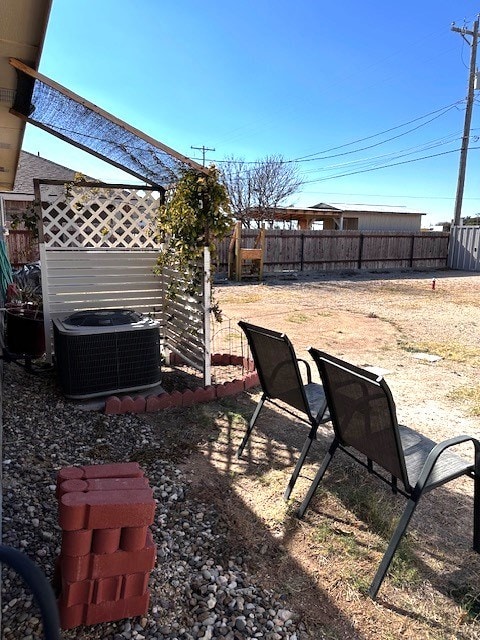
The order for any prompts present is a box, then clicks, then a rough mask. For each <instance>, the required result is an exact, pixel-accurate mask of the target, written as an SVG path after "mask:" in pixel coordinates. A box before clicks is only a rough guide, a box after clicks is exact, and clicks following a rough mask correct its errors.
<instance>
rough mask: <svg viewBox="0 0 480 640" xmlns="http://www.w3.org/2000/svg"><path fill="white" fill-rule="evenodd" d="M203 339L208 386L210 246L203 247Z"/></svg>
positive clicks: (205, 381)
mask: <svg viewBox="0 0 480 640" xmlns="http://www.w3.org/2000/svg"><path fill="white" fill-rule="evenodd" d="M202 293H203V339H204V341H205V353H204V361H203V384H204V386H205V387H208V386H209V385H210V384H212V354H211V342H212V319H211V309H210V307H211V302H212V282H211V256H210V249H209V248H208V247H204V248H203V292H202Z"/></svg>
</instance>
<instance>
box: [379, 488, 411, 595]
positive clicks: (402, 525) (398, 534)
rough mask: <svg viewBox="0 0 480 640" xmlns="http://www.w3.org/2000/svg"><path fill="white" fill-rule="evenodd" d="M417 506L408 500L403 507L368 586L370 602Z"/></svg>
mask: <svg viewBox="0 0 480 640" xmlns="http://www.w3.org/2000/svg"><path fill="white" fill-rule="evenodd" d="M417 504H418V501H417V500H414V499H413V498H410V499H409V501H408V503H407V506H406V507H405V511H404V512H403V514H402V517H401V518H400V520H399V522H398V524H397V528H396V529H395V531H394V533H393V536H392V537H391V539H390V542H389V544H388V547H387V550H386V551H385V554H384V556H383V558H382V561H381V562H380V566H379V567H378V569H377V573H376V574H375V577H374V579H373V581H372V584H371V585H370V589H369V590H368V593H369V595H370V597H371V598H372V600H375V598H376V597H377V593H378V590H379V589H380V587H381V584H382V582H383V580H384V578H385V574H386V573H387V571H388V567H389V566H390V563H391V562H392V560H393V556H394V555H395V551H396V550H397V547H398V545H399V544H400V540H401V539H402V538H403V535H404V534H405V531H406V530H407V527H408V523H409V522H410V520H411V518H412V516H413V512H414V511H415V508H416V506H417Z"/></svg>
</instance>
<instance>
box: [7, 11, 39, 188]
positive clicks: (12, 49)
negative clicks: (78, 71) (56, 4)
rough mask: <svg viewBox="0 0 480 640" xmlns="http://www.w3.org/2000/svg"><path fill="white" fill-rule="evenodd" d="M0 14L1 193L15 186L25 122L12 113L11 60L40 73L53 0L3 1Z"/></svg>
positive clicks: (13, 73) (13, 79) (13, 75)
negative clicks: (39, 66) (15, 59)
mask: <svg viewBox="0 0 480 640" xmlns="http://www.w3.org/2000/svg"><path fill="white" fill-rule="evenodd" d="M1 5H2V6H1V10H0V191H11V190H12V189H13V185H14V182H15V174H16V172H17V165H18V159H19V155H20V149H21V147H22V141H23V134H24V131H25V122H24V121H23V120H21V119H20V118H18V117H17V116H15V115H13V114H11V113H10V108H11V107H12V105H13V102H14V99H15V91H16V88H17V73H16V71H15V69H14V68H13V67H12V66H11V65H10V63H9V59H10V58H12V57H13V58H17V59H18V60H21V61H22V62H24V63H25V64H27V65H28V66H30V67H32V68H34V69H38V65H39V62H40V56H41V53H42V46H43V41H44V39H45V32H46V28H47V24H48V18H49V15H50V9H51V6H52V0H1Z"/></svg>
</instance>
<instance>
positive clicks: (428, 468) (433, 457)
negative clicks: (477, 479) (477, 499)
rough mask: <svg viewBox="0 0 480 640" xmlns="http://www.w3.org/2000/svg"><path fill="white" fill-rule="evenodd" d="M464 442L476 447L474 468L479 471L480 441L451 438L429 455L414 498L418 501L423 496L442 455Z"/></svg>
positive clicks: (415, 489) (437, 445)
mask: <svg viewBox="0 0 480 640" xmlns="http://www.w3.org/2000/svg"><path fill="white" fill-rule="evenodd" d="M462 442H472V443H473V445H474V446H475V463H474V468H475V472H477V471H478V470H479V469H478V468H479V467H480V441H478V440H477V438H474V437H473V436H467V435H461V436H455V437H454V438H449V439H448V440H444V441H443V442H439V443H438V444H436V445H435V446H434V447H433V449H432V450H431V451H430V453H429V454H428V456H427V459H426V460H425V463H424V465H423V468H422V471H421V472H420V475H419V477H418V480H417V484H416V485H415V488H414V490H413V492H412V497H413V498H415V499H418V498H419V497H420V495H421V494H422V491H423V490H424V488H425V485H426V484H427V482H428V479H429V477H430V474H431V473H432V470H433V467H434V466H435V464H436V462H437V460H438V459H439V457H440V456H441V455H442V453H444V451H446V450H447V449H449V448H450V447H454V446H455V445H457V444H461V443H462Z"/></svg>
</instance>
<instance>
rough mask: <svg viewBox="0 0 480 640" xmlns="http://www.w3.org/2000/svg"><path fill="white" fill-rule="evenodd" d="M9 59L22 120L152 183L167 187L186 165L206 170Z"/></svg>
mask: <svg viewBox="0 0 480 640" xmlns="http://www.w3.org/2000/svg"><path fill="white" fill-rule="evenodd" d="M10 64H11V65H12V66H13V67H14V68H15V69H16V71H17V93H16V99H15V102H14V105H13V107H12V109H11V113H13V114H14V115H17V116H18V117H20V118H22V119H23V120H25V121H26V122H29V123H31V124H33V125H35V126H37V127H40V128H41V129H44V130H45V131H48V132H49V133H51V134H53V135H54V136H56V137H57V138H60V139H61V140H64V141H66V142H69V143H70V144H73V145H74V146H76V147H78V148H80V149H83V150H84V151H87V152H88V153H91V154H93V155H94V156H96V157H98V158H100V159H101V160H104V161H105V162H108V163H109V164H112V165H113V166H115V167H117V168H119V169H122V170H123V171H126V172H127V173H130V174H131V175H133V176H135V177H136V178H139V179H140V180H143V181H145V182H146V183H148V184H150V185H152V186H156V187H160V188H166V187H168V186H169V185H171V184H172V183H173V182H175V181H176V180H177V179H178V178H179V176H180V175H181V173H182V171H183V170H185V169H188V168H192V169H195V170H197V171H199V172H206V171H207V170H206V169H205V167H203V166H202V165H200V164H197V163H196V162H194V161H193V160H191V159H190V158H188V157H187V156H183V155H182V154H180V153H178V152H177V151H175V150H174V149H172V148H170V147H168V146H166V145H164V144H163V143H161V142H159V141H158V140H155V139H154V138H152V137H150V136H148V135H147V134H145V133H143V132H142V131H140V130H139V129H136V128H135V127H132V126H130V125H129V124H127V123H126V122H124V121H122V120H120V119H119V118H116V117H115V116H113V115H112V114H110V113H108V112H107V111H104V110H103V109H101V108H100V107H97V106H96V105H95V104H93V103H92V102H89V101H88V100H85V99H84V98H82V97H81V96H79V95H77V94H75V93H73V92H72V91H70V90H68V89H67V88H65V87H63V86H61V85H60V84H58V83H57V82H54V81H53V80H51V79H50V78H47V77H46V76H44V75H43V74H40V73H38V72H37V71H35V70H34V69H31V68H30V67H28V66H27V65H25V64H23V63H22V62H21V61H19V60H16V59H14V58H11V59H10Z"/></svg>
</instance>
